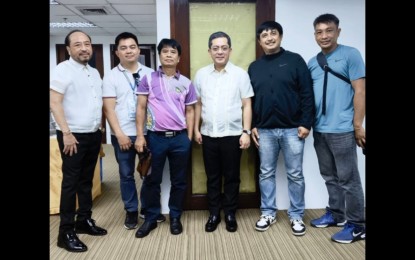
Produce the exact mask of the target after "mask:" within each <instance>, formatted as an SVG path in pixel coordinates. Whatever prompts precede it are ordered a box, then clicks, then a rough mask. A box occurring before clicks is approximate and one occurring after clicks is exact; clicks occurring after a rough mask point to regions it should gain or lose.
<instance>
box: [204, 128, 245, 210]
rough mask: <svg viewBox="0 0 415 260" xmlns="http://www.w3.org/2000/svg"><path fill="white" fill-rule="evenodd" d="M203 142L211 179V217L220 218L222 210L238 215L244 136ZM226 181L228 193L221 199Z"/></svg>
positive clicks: (208, 183)
mask: <svg viewBox="0 0 415 260" xmlns="http://www.w3.org/2000/svg"><path fill="white" fill-rule="evenodd" d="M202 138H203V145H202V151H203V161H204V164H205V171H206V176H207V197H208V203H209V212H210V214H214V215H219V213H220V209H221V207H223V211H224V213H225V214H235V212H236V208H237V207H238V197H239V184H240V183H241V180H240V167H241V166H240V163H241V155H242V149H240V148H239V146H240V145H239V138H240V136H225V137H218V138H212V137H209V136H206V135H203V136H202ZM222 177H224V184H223V188H224V193H223V199H222V198H221V190H222Z"/></svg>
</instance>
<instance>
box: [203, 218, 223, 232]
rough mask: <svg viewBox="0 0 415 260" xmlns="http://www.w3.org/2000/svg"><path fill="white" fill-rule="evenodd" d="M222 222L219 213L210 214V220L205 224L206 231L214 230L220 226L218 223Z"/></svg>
mask: <svg viewBox="0 0 415 260" xmlns="http://www.w3.org/2000/svg"><path fill="white" fill-rule="evenodd" d="M219 223H220V216H219V215H210V216H209V219H208V221H207V222H206V225H205V231H206V232H213V231H215V230H216V228H217V227H218V224H219Z"/></svg>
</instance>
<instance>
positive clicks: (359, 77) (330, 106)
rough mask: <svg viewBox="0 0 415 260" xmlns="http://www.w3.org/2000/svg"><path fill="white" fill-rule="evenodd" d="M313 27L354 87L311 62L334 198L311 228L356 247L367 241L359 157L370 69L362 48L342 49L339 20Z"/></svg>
mask: <svg viewBox="0 0 415 260" xmlns="http://www.w3.org/2000/svg"><path fill="white" fill-rule="evenodd" d="M313 25H314V36H315V39H316V42H317V44H318V45H319V46H320V47H321V51H322V53H323V55H324V56H325V57H326V60H327V63H328V66H329V67H330V68H331V69H332V70H333V71H335V72H337V73H339V74H341V75H343V76H344V77H346V78H348V79H349V80H350V81H351V83H347V82H345V81H344V80H342V79H340V78H338V77H336V76H334V75H332V74H331V73H327V75H324V74H325V73H324V70H323V69H322V68H321V67H320V66H319V64H318V61H317V58H316V57H313V58H311V59H310V61H309V62H308V68H309V70H310V72H311V77H312V79H313V89H314V95H315V107H316V117H315V121H314V126H313V137H314V148H315V149H316V153H317V158H318V163H319V167H320V173H321V176H322V177H323V179H324V181H325V183H326V186H327V191H328V194H329V201H328V204H329V206H328V207H327V208H326V209H327V210H326V213H325V214H324V215H323V216H322V217H320V218H317V219H313V220H311V226H313V227H317V228H324V227H328V226H337V227H344V228H343V230H341V231H339V232H337V233H336V234H334V235H333V236H332V237H331V239H332V240H333V241H335V242H339V243H352V242H355V241H358V240H363V239H365V238H366V229H365V212H364V194H363V188H362V183H361V180H360V175H359V170H358V166H357V152H356V144H357V145H358V146H360V147H365V144H366V132H365V129H364V128H363V119H364V117H365V89H366V85H365V65H364V62H363V59H362V56H361V55H360V52H359V51H358V50H357V49H356V48H353V47H349V46H345V45H341V44H338V43H337V39H338V37H339V36H340V30H341V29H340V28H339V19H338V18H337V17H336V16H335V15H333V14H323V15H320V16H318V17H317V18H316V19H315V20H314V23H313ZM325 83H326V88H325V87H324V84H325ZM346 222H347V223H346Z"/></svg>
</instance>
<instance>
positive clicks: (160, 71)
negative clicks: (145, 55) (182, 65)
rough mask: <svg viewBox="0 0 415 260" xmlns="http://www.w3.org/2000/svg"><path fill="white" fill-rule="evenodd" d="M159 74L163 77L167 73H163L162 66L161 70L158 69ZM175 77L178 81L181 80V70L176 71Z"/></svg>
mask: <svg viewBox="0 0 415 260" xmlns="http://www.w3.org/2000/svg"><path fill="white" fill-rule="evenodd" d="M157 72H158V73H159V75H160V77H161V75H163V74H165V73H164V72H163V69H162V67H161V65H160V66H159V68H158V70H157ZM174 77H175V78H176V79H179V78H180V72H179V70H176V74H174Z"/></svg>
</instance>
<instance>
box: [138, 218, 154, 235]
mask: <svg viewBox="0 0 415 260" xmlns="http://www.w3.org/2000/svg"><path fill="white" fill-rule="evenodd" d="M156 227H157V222H153V223H150V222H148V221H144V223H143V225H141V227H140V228H139V229H138V230H137V232H136V233H135V237H138V238H141V237H145V236H147V235H148V234H150V231H151V230H153V229H155V228H156Z"/></svg>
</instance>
